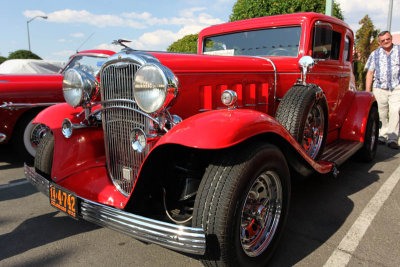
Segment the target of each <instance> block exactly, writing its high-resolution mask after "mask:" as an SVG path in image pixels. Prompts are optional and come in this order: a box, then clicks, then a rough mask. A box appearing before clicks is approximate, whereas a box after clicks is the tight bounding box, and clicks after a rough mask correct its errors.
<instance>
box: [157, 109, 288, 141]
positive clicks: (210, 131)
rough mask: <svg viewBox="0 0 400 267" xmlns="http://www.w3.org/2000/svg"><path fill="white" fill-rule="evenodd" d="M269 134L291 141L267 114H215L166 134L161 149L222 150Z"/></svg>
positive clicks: (242, 111) (202, 115) (189, 121)
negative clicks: (179, 146) (172, 145)
mask: <svg viewBox="0 0 400 267" xmlns="http://www.w3.org/2000/svg"><path fill="white" fill-rule="evenodd" d="M266 132H274V133H277V134H279V135H281V136H283V137H284V138H285V139H290V138H291V135H290V134H289V133H288V132H287V131H286V130H285V129H284V128H283V126H282V125H281V124H280V123H278V122H277V121H276V120H275V119H274V118H272V117H271V116H269V115H267V114H264V113H261V112H258V111H254V110H247V109H234V110H228V109H224V110H215V111H208V112H204V113H200V114H197V115H195V116H192V117H190V118H188V119H186V120H184V121H182V122H181V123H180V124H178V125H176V126H175V127H174V128H172V129H171V130H170V131H169V132H168V133H167V134H165V135H164V136H163V137H162V138H161V139H160V140H159V142H157V146H160V145H163V144H179V145H183V146H187V147H193V148H199V149H221V148H226V147H230V146H233V145H235V144H238V143H240V142H242V141H244V140H246V139H249V138H251V137H253V136H256V135H259V134H262V133H266Z"/></svg>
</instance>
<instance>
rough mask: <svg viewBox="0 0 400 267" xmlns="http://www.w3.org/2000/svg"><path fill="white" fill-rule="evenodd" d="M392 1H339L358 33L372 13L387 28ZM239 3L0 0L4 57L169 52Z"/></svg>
mask: <svg viewBox="0 0 400 267" xmlns="http://www.w3.org/2000/svg"><path fill="white" fill-rule="evenodd" d="M389 1H390V0H337V1H336V2H338V3H339V4H340V6H341V8H342V11H343V15H344V20H345V22H347V23H348V24H349V25H350V27H351V28H352V30H353V31H354V32H356V31H357V29H358V28H359V26H360V25H359V24H358V22H359V21H360V20H361V19H362V18H363V17H364V16H365V15H366V14H368V15H369V16H370V18H371V19H372V21H373V23H374V25H375V27H376V28H378V29H380V30H386V29H387V18H388V9H389ZM235 2H236V0H176V1H173V0H147V1H143V0H142V1H139V0H113V1H109V0H96V1H93V0H80V1H78V0H68V1H54V0H40V1H39V0H13V1H10V0H0V25H1V26H0V36H1V39H0V56H3V57H7V56H8V55H9V53H10V52H13V51H16V50H19V49H28V34H27V21H29V20H30V19H32V18H33V17H35V16H47V17H48V18H47V19H42V18H40V17H37V18H35V19H34V20H32V21H30V22H29V24H28V25H29V33H30V45H31V51H32V52H34V53H35V54H37V55H39V56H40V57H41V58H43V59H48V60H59V61H66V60H67V59H68V57H69V56H71V55H72V54H74V53H75V52H76V51H77V50H79V51H81V50H87V49H110V50H114V51H119V50H120V47H119V46H115V45H112V44H111V43H112V41H113V40H117V39H127V40H131V43H129V46H130V47H132V48H135V49H139V50H140V49H144V50H161V51H164V50H166V49H167V47H168V46H169V45H170V44H171V43H173V42H174V41H176V40H178V39H180V38H182V37H183V36H185V35H187V34H192V33H198V32H199V31H200V30H201V29H203V28H205V27H207V26H210V25H215V24H220V23H224V22H227V21H228V20H229V16H230V14H231V13H232V7H233V5H234V3H235ZM391 25H392V27H391V31H392V32H400V0H393V15H392V24H391Z"/></svg>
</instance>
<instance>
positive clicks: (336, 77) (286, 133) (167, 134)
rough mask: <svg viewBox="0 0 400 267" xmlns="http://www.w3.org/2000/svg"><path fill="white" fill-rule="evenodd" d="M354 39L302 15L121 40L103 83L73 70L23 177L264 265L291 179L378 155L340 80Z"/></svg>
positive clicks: (132, 225) (142, 226)
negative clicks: (183, 43) (175, 48)
mask: <svg viewBox="0 0 400 267" xmlns="http://www.w3.org/2000/svg"><path fill="white" fill-rule="evenodd" d="M353 42H354V35H353V32H352V31H351V29H350V28H349V27H348V25H347V24H345V23H344V22H343V21H341V20H339V19H336V18H333V17H329V16H325V15H321V14H316V13H298V14H288V15H280V16H271V17H263V18H256V19H249V20H244V21H237V22H231V23H226V24H222V25H216V26H211V27H209V28H206V29H204V30H203V31H201V32H200V34H199V42H198V54H197V55H189V54H177V53H162V52H145V51H135V50H132V49H129V48H126V49H123V51H121V52H120V53H118V54H116V55H113V56H111V57H109V58H108V59H107V61H106V62H105V63H104V64H103V66H102V68H101V70H100V73H99V76H98V78H99V79H100V87H99V88H98V87H96V82H95V81H96V77H93V76H91V75H88V74H87V73H85V72H82V71H80V70H77V69H70V70H68V71H67V72H66V73H65V75H64V80H63V90H64V96H65V99H66V102H67V103H64V104H59V105H54V106H52V107H49V108H47V109H46V110H44V111H42V112H41V113H40V114H39V115H38V116H37V117H36V119H35V121H34V123H39V124H44V125H46V126H47V127H49V128H50V129H51V131H50V132H49V134H47V135H46V136H45V137H44V138H43V140H42V141H41V142H40V144H39V149H38V152H37V154H36V157H35V164H34V167H29V166H25V171H26V176H27V178H28V179H29V180H30V181H31V183H32V184H34V185H35V186H36V187H37V188H38V189H39V190H40V191H42V192H43V193H45V194H46V195H48V196H49V198H50V203H51V205H52V206H54V207H56V208H57V209H59V210H62V211H64V212H65V213H67V214H69V215H70V216H72V217H74V218H80V219H84V220H87V221H90V222H93V223H96V224H99V225H101V226H106V227H110V228H112V229H114V230H117V231H120V232H122V233H125V234H128V235H130V236H133V237H134V238H137V239H139V240H143V241H145V242H149V243H155V244H159V245H161V246H165V247H167V248H170V249H174V250H177V251H181V252H185V253H192V254H198V255H200V259H201V260H202V262H203V263H205V264H206V265H208V266H211V265H212V266H225V265H228V266H266V263H267V261H268V260H269V258H270V257H271V255H272V253H273V251H274V249H275V248H276V247H277V244H278V241H279V239H280V237H281V235H282V232H283V229H284V225H285V221H286V220H287V217H288V210H289V202H290V192H291V190H290V188H291V177H292V178H294V177H299V175H292V174H293V173H295V172H297V173H298V174H301V175H303V176H307V175H310V174H312V173H320V174H329V173H331V174H332V175H336V174H337V166H338V165H340V164H341V163H342V162H344V161H345V160H346V159H348V158H349V157H350V156H351V155H353V154H355V153H358V156H359V157H360V158H362V159H363V160H366V161H370V160H373V158H374V156H375V153H376V148H377V142H376V141H377V137H378V114H377V104H376V101H375V99H374V97H373V95H372V94H371V93H368V92H357V91H354V90H353V89H351V87H350V78H351V61H352V54H353V53H352V52H353ZM97 89H99V91H100V94H101V102H98V101H94V99H95V96H96V94H97V93H98V90H97ZM78 114H79V116H77V115H78ZM105 242H106V240H105Z"/></svg>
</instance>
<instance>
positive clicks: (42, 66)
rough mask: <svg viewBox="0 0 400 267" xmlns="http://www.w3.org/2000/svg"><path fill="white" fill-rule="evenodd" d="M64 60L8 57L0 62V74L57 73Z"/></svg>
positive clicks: (61, 67)
mask: <svg viewBox="0 0 400 267" xmlns="http://www.w3.org/2000/svg"><path fill="white" fill-rule="evenodd" d="M64 67H65V62H62V61H55V60H43V59H8V60H6V61H4V62H3V63H1V64H0V74H17V73H22V74H28V73H34V74H38V73H57V72H60V71H61V70H62V69H63V68H64Z"/></svg>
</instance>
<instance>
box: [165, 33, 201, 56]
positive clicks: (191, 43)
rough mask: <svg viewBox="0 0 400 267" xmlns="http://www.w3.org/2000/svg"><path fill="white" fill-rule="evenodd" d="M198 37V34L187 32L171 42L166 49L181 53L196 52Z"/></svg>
mask: <svg viewBox="0 0 400 267" xmlns="http://www.w3.org/2000/svg"><path fill="white" fill-rule="evenodd" d="M198 39H199V35H198V34H189V35H186V36H184V37H183V38H181V39H179V40H178V41H176V42H174V43H172V44H171V45H170V46H169V47H168V48H167V51H169V52H182V53H191V54H196V53H197V40H198Z"/></svg>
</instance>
